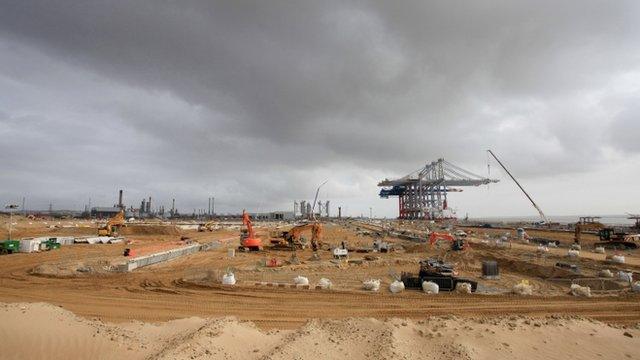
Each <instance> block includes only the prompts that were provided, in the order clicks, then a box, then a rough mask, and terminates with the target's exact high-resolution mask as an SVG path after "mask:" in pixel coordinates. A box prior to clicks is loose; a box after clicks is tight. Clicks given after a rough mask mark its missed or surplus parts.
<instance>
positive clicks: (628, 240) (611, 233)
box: [573, 216, 640, 249]
mask: <svg viewBox="0 0 640 360" xmlns="http://www.w3.org/2000/svg"><path fill="white" fill-rule="evenodd" d="M596 219H598V217H595V216H586V217H581V218H580V221H578V222H577V223H576V224H575V234H574V238H573V241H574V243H575V244H578V245H580V239H581V235H582V232H584V231H597V232H598V237H599V238H600V241H598V242H597V243H595V244H594V246H595V247H599V246H601V247H604V248H605V249H637V248H638V243H639V242H640V235H637V234H636V235H632V234H628V233H627V232H625V231H617V230H616V229H615V228H612V227H606V226H605V225H604V224H602V223H600V222H598V221H597V220H596Z"/></svg>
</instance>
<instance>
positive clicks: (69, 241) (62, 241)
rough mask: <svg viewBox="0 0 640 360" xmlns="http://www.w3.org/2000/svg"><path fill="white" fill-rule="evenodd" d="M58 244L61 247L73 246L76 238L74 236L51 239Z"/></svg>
mask: <svg viewBox="0 0 640 360" xmlns="http://www.w3.org/2000/svg"><path fill="white" fill-rule="evenodd" d="M49 239H50V240H51V239H52V240H53V241H55V242H57V243H58V244H60V245H73V243H74V241H75V238H74V237H73V236H58V237H55V238H49Z"/></svg>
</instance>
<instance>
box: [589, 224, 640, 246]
mask: <svg viewBox="0 0 640 360" xmlns="http://www.w3.org/2000/svg"><path fill="white" fill-rule="evenodd" d="M598 237H599V238H600V241H599V242H597V243H595V244H594V246H595V247H598V246H602V247H604V248H605V249H637V248H638V242H640V235H638V234H633V235H632V234H628V233H626V232H624V231H616V229H614V228H604V229H601V230H600V231H598Z"/></svg>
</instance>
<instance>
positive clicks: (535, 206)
mask: <svg viewBox="0 0 640 360" xmlns="http://www.w3.org/2000/svg"><path fill="white" fill-rule="evenodd" d="M487 152H488V153H489V154H491V156H493V158H494V159H496V161H497V162H498V164H500V166H502V168H503V169H504V171H506V172H507V175H509V177H511V180H513V182H514V183H516V185H518V187H519V188H520V190H522V192H523V193H524V195H525V196H526V197H527V199H529V201H531V204H532V205H533V207H534V208H536V210H538V214H540V218H541V219H542V221H540V222H539V223H538V224H540V225H544V224H549V219H547V216H546V215H545V214H544V213H543V212H542V209H540V207H539V206H538V204H536V202H535V201H533V199H532V198H531V196H529V194H527V192H526V191H525V190H524V188H523V187H522V185H520V183H519V182H518V180H516V178H515V177H514V176H513V175H511V172H509V170H507V168H506V167H505V166H504V165H503V164H502V161H500V159H498V157H497V156H496V154H494V153H493V151H491V150H487ZM487 166H488V165H487Z"/></svg>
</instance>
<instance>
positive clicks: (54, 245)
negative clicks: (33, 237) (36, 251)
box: [40, 238, 60, 251]
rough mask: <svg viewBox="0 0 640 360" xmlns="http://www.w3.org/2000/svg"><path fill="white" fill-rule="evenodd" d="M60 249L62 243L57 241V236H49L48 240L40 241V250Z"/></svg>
mask: <svg viewBox="0 0 640 360" xmlns="http://www.w3.org/2000/svg"><path fill="white" fill-rule="evenodd" d="M55 249H60V244H59V243H58V242H57V241H56V239H55V238H49V239H47V241H43V242H41V243H40V250H45V251H49V250H55Z"/></svg>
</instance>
